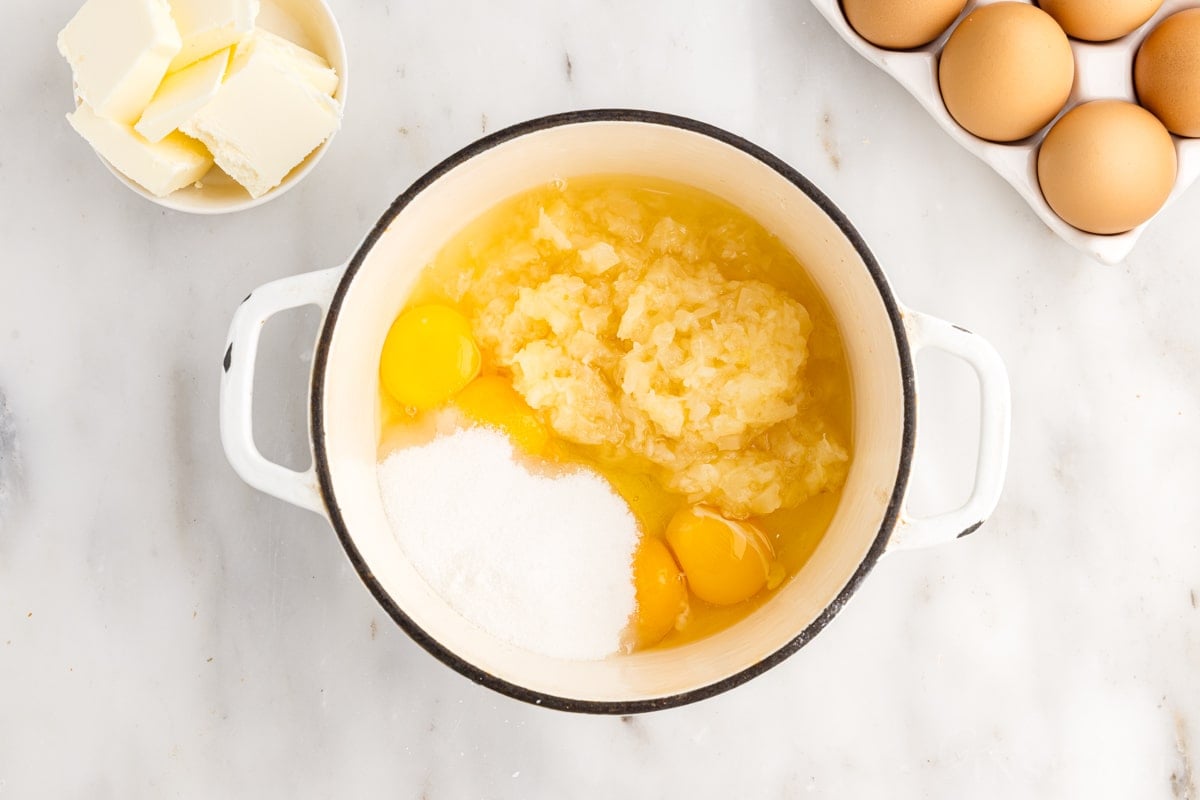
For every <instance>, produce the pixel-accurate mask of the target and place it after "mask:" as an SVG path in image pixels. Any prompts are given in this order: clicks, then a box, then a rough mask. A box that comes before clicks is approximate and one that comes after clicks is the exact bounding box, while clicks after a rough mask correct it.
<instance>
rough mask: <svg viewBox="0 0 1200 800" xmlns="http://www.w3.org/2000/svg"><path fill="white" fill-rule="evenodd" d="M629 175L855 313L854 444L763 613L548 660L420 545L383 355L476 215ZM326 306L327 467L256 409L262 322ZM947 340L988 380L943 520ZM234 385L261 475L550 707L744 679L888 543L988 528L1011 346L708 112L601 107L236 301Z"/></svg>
mask: <svg viewBox="0 0 1200 800" xmlns="http://www.w3.org/2000/svg"><path fill="white" fill-rule="evenodd" d="M612 173H624V174H634V175H647V176H652V177H658V178H666V179H669V180H674V181H679V182H682V183H685V184H690V185H693V186H696V187H698V188H701V189H704V190H707V191H709V192H712V193H714V194H717V195H719V196H720V197H723V198H725V199H726V200H728V201H730V202H732V203H734V204H736V205H738V206H739V207H741V208H743V209H745V210H746V211H747V212H748V213H749V214H751V215H752V216H753V217H754V218H756V219H757V220H758V221H759V222H761V223H762V224H763V225H764V226H765V227H766V228H767V229H768V230H770V231H772V232H773V233H775V234H776V235H777V236H778V237H779V238H780V239H781V241H783V243H784V244H785V245H786V246H787V247H788V248H789V249H791V250H792V252H793V253H794V254H795V255H796V256H797V258H798V259H799V260H800V262H801V263H803V264H804V265H805V266H806V267H807V270H808V272H809V274H810V276H811V277H812V278H813V280H814V281H815V282H816V284H817V285H818V287H819V288H820V289H821V291H822V293H823V294H824V295H825V297H826V299H827V300H828V301H829V304H830V307H831V309H832V311H833V313H834V316H835V318H836V319H837V321H838V325H839V328H840V330H841V333H842V337H843V340H844V342H845V346H846V353H847V360H848V363H849V366H850V372H851V380H852V383H853V386H854V391H853V398H854V399H853V402H854V441H855V444H854V450H855V456H854V459H853V462H852V464H851V467H850V473H849V476H848V478H847V481H846V486H845V490H844V492H843V495H842V500H841V502H840V504H839V506H838V509H837V512H836V514H835V516H834V519H833V521H832V522H831V524H830V527H829V529H828V531H827V533H826V534H825V536H824V538H823V539H822V541H821V543H820V544H819V545H818V546H817V548H816V551H815V552H814V554H813V556H812V557H811V558H810V559H809V561H808V562H807V563H806V564H805V566H804V567H803V569H801V570H800V571H799V572H798V573H797V574H796V575H794V576H793V577H792V578H790V579H789V580H788V582H786V583H785V584H784V585H783V586H782V587H781V588H780V589H779V590H778V591H777V592H776V593H775V594H774V595H773V596H772V597H771V598H770V599H769V600H767V602H766V603H765V604H764V605H763V606H762V607H761V608H759V609H757V610H756V611H754V612H753V613H752V614H750V615H749V616H748V617H747V618H746V619H744V620H742V621H740V622H738V623H736V624H734V625H733V626H732V627H730V628H727V629H725V630H723V631H721V632H719V633H717V634H715V635H713V636H710V637H708V638H706V639H703V640H700V641H696V642H692V643H689V644H686V645H681V646H678V647H672V648H664V649H651V650H648V651H645V652H640V653H634V654H633V655H629V656H613V657H611V658H608V659H604V660H602V661H570V660H565V659H556V658H550V657H547V656H543V655H539V654H537V653H532V652H529V651H526V650H522V649H521V648H518V647H515V646H513V645H511V644H508V643H506V642H504V641H502V640H500V639H498V638H496V637H495V636H492V635H490V634H488V633H487V632H485V631H482V630H480V629H479V628H476V627H475V626H474V625H472V624H471V623H470V622H468V621H467V620H466V619H464V618H463V617H462V616H460V615H459V614H458V613H456V612H455V611H454V609H453V608H451V606H450V605H449V604H448V603H446V601H445V600H443V599H442V598H441V597H439V596H438V595H437V593H436V592H434V591H433V589H432V588H430V586H429V585H428V584H427V583H426V582H425V581H424V580H423V579H422V578H421V576H420V574H418V573H417V571H416V569H415V568H414V567H413V565H412V564H411V563H410V562H409V561H408V560H407V559H406V558H405V556H404V552H403V550H402V549H401V548H400V545H399V544H398V543H397V541H396V537H395V535H394V534H393V532H392V530H391V527H390V526H389V524H388V521H387V517H386V515H385V513H384V509H383V502H382V500H381V497H380V490H379V482H378V478H377V474H376V469H377V462H376V457H377V452H378V438H377V436H378V420H377V419H376V416H375V410H376V407H377V398H378V391H379V383H378V382H379V353H380V352H381V350H382V347H383V341H384V337H385V335H386V334H387V331H388V328H389V327H390V326H391V323H392V320H393V319H395V317H396V314H397V313H399V311H400V309H401V308H402V307H403V305H404V304H405V302H406V300H407V298H408V295H409V293H410V292H411V291H412V288H413V285H414V282H415V281H416V279H417V277H418V275H419V274H420V272H421V270H422V268H423V267H424V266H425V265H426V264H428V263H429V262H430V260H431V259H432V258H433V257H434V256H435V254H436V253H437V252H438V251H439V250H440V249H441V248H442V247H443V245H445V243H446V242H447V240H449V239H450V238H451V237H452V236H454V235H455V234H456V233H457V232H458V231H459V230H460V229H461V228H462V226H463V225H464V224H466V222H467V221H469V220H470V219H472V218H474V217H476V216H477V215H479V214H481V213H482V212H484V211H486V210H487V209H489V208H491V207H493V206H495V205H496V204H497V203H499V202H500V201H502V200H504V199H505V198H507V197H509V196H511V195H513V194H514V193H518V192H521V191H523V190H525V189H530V188H533V187H535V186H539V185H544V184H546V183H549V182H551V181H555V180H560V179H565V180H570V179H571V178H573V177H575V176H580V175H591V174H612ZM308 304H315V305H317V306H318V307H320V308H322V310H323V311H324V321H323V323H322V330H321V335H320V340H319V343H318V346H317V348H316V352H315V356H314V359H313V362H314V365H313V377H312V385H311V389H310V397H309V404H310V406H309V408H310V420H311V425H312V429H311V435H312V447H313V463H314V466H313V468H312V469H309V470H307V471H305V472H294V471H292V470H288V469H285V468H284V467H281V466H279V465H276V464H272V463H271V462H269V461H267V460H266V459H265V458H264V457H263V456H262V455H261V454H260V453H259V451H258V450H257V448H256V447H255V445H254V434H253V430H252V415H251V407H252V405H253V397H252V391H253V375H254V364H255V355H256V350H257V344H258V337H259V334H260V333H261V331H262V329H263V325H264V323H265V322H266V320H267V319H269V318H270V317H271V316H272V315H273V314H275V313H278V312H280V311H283V310H284V309H286V308H292V307H297V306H302V305H308ZM926 347H933V348H938V349H942V350H944V351H946V352H949V353H951V354H953V355H956V356H958V357H960V358H962V359H964V360H965V361H967V362H968V363H969V364H971V366H973V367H974V368H975V370H976V372H977V374H978V375H979V379H980V397H981V400H982V408H981V412H980V418H981V422H982V427H981V431H980V446H979V466H978V471H977V474H976V482H975V487H974V489H973V491H972V493H971V496H970V499H969V500H968V501H967V503H966V504H965V505H963V506H962V507H961V508H958V509H955V510H953V511H950V512H947V513H945V514H941V515H938V516H936V517H932V518H928V519H914V518H912V517H911V516H910V515H909V514H908V513H907V512H906V510H905V507H904V506H905V500H904V498H905V493H906V487H907V483H908V476H909V471H910V469H911V467H912V454H913V449H914V446H915V427H914V426H915V424H916V408H917V396H916V386H915V376H914V370H913V358H914V355H915V353H916V352H918V351H919V350H921V349H923V348H926ZM224 366H225V372H224V375H223V378H222V383H221V440H222V443H223V444H224V447H225V452H226V454H227V456H228V458H229V460H230V463H231V464H232V465H233V467H234V468H235V469H236V470H237V472H238V473H239V474H240V475H241V476H242V478H243V479H245V480H246V481H247V482H248V483H250V484H251V485H253V486H255V487H257V488H260V489H262V490H263V491H266V492H268V493H270V494H273V495H275V496H276V497H279V498H281V499H283V500H286V501H288V502H291V503H294V504H296V505H299V506H302V507H304V508H308V509H311V510H313V511H315V512H317V513H319V514H322V515H323V516H325V517H326V518H328V519H329V520H330V522H331V523H332V524H333V527H334V529H335V530H336V531H337V534H338V536H339V538H340V539H341V542H342V545H343V546H344V547H345V549H346V553H347V554H348V555H349V557H350V560H351V562H352V563H353V564H354V566H355V568H356V569H357V570H358V572H359V574H360V576H361V578H362V580H363V582H364V583H365V584H366V585H367V587H368V588H369V589H370V590H371V592H372V593H373V594H374V595H375V597H376V599H377V600H378V601H379V602H380V603H381V604H382V605H383V607H384V608H385V609H386V610H387V612H388V613H389V614H390V615H391V616H392V618H393V619H394V620H395V621H396V622H397V624H399V625H400V626H401V627H403V628H404V630H405V631H407V632H408V633H409V634H410V635H411V636H412V637H413V638H414V639H415V640H416V641H417V642H418V643H419V644H421V645H422V646H423V647H425V648H426V649H428V650H429V651H430V652H431V653H433V654H434V655H435V656H437V657H438V658H440V659H441V660H442V661H444V662H445V663H446V664H447V665H449V666H451V667H453V668H454V669H456V670H458V671H459V672H461V673H462V674H464V675H466V676H467V677H469V678H471V679H473V680H476V681H479V682H480V683H483V684H485V685H487V686H490V687H492V688H494V689H496V690H498V691H501V692H504V693H506V694H509V695H511V696H513V697H517V698H519V699H522V700H526V701H529V702H532V703H536V704H539V705H545V706H552V707H556V708H561V709H569V710H574V711H588V712H598V713H622V714H624V713H634V712H639V711H648V710H653V709H659V708H664V707H668V706H674V705H680V704H682V703H687V702H690V701H693V700H698V699H701V698H704V697H708V696H710V695H713V694H716V693H717V692H720V691H723V690H725V689H728V688H730V687H732V686H736V685H737V684H739V683H741V682H742V681H745V680H748V679H750V678H752V677H754V676H755V675H758V674H759V673H761V672H762V671H763V670H765V669H767V668H768V667H770V666H772V665H773V664H776V663H778V662H779V661H781V660H782V659H783V658H785V657H786V656H788V655H790V654H791V653H792V652H794V651H795V650H797V649H798V648H799V647H801V646H802V645H803V644H804V643H805V642H807V641H808V640H809V639H811V638H812V637H813V636H814V635H815V634H816V633H817V632H819V631H820V630H821V629H822V628H823V627H824V626H825V624H826V623H828V622H829V620H830V619H832V617H833V616H834V615H835V614H836V613H837V612H838V610H840V609H841V608H842V606H843V605H844V604H845V603H846V600H847V599H848V598H849V596H850V595H851V594H852V593H853V591H854V589H855V588H856V587H857V586H858V585H859V583H860V582H861V580H862V579H863V578H864V577H865V576H866V574H867V572H869V571H870V569H871V567H872V566H873V565H874V564H875V562H876V561H877V560H878V559H879V557H880V556H881V555H883V553H884V552H886V551H888V550H892V549H896V548H900V547H913V546H920V545H926V544H932V543H935V542H939V541H948V540H952V539H954V538H955V537H957V536H961V535H964V534H966V533H970V532H971V531H973V530H975V529H976V528H977V527H979V525H980V524H981V522H982V521H983V519H984V518H985V517H987V515H988V514H989V513H991V511H992V509H993V508H994V507H995V505H996V502H997V500H998V498H999V494H1000V489H1001V486H1002V484H1003V480H1004V468H1005V462H1006V459H1007V453H1008V420H1009V394H1008V378H1007V375H1006V373H1005V370H1004V366H1003V364H1002V363H1001V361H1000V357H999V356H998V355H997V354H996V351H995V350H993V349H992V348H991V347H990V346H989V345H987V344H986V343H985V342H983V340H982V339H981V338H980V337H978V336H975V335H974V334H971V333H969V332H967V331H965V330H963V329H962V328H959V327H957V326H954V325H950V324H949V323H946V322H942V321H940V320H936V319H933V318H931V317H927V316H925V315H923V314H918V313H916V312H913V311H910V310H908V309H905V308H903V307H902V306H900V305H899V304H897V303H896V301H895V299H894V298H893V297H892V293H891V290H890V289H889V288H888V285H887V282H886V280H885V278H884V277H883V273H882V271H881V270H880V268H879V266H878V264H876V263H875V260H874V258H873V257H872V256H871V254H870V252H869V251H868V250H867V248H866V245H865V244H864V243H863V242H862V240H861V239H860V238H859V237H858V234H857V233H856V232H855V231H854V229H853V227H851V226H850V223H849V222H848V221H847V220H846V219H845V217H843V216H842V214H841V212H839V211H838V210H837V208H836V207H834V205H833V204H832V203H831V202H830V201H829V200H828V198H826V197H825V196H824V195H822V194H821V193H820V192H819V191H818V190H817V189H816V187H814V186H813V185H812V184H810V183H809V182H808V181H807V180H805V179H804V178H803V177H802V176H801V175H799V174H798V173H796V172H795V171H794V170H792V169H791V168H790V167H788V166H787V165H786V164H784V163H783V162H782V161H780V160H779V159H777V158H775V157H774V156H772V155H770V154H769V153H766V152H765V151H763V150H761V149H759V148H757V147H755V146H754V145H752V144H750V143H749V142H746V141H744V140H742V139H739V138H737V137H736V136H733V135H732V134H729V133H726V132H725V131H721V130H718V129H716V128H712V127H710V126H707V125H703V124H701V123H698V122H695V121H692V120H687V119H682V118H679V117H671V116H667V115H665V114H653V113H647V112H637V111H591V112H577V113H573V114H563V115H560V116H556V117H547V118H545V119H540V120H534V121H532V122H529V123H526V124H524V125H518V126H516V127H514V128H509V129H507V130H504V131H500V132H498V133H496V134H493V135H492V136H489V137H487V138H486V139H483V140H482V141H480V142H478V143H476V144H475V145H472V146H471V147H468V148H467V149H466V150H464V151H462V152H460V153H458V154H457V155H455V156H452V157H451V158H450V159H448V160H447V161H445V162H443V163H442V164H441V165H439V166H438V167H436V168H435V169H434V170H433V171H432V172H430V173H429V174H428V175H426V176H425V177H423V178H421V179H420V180H419V181H417V182H416V184H414V185H413V187H412V188H411V189H409V191H408V192H406V193H405V194H404V195H403V196H402V197H400V198H399V199H398V200H397V201H396V202H395V203H393V204H392V207H391V208H390V209H389V210H388V211H387V213H386V214H385V215H384V216H383V218H382V219H381V220H380V221H379V223H378V224H377V225H376V226H375V228H374V230H373V231H372V232H371V233H370V234H369V235H368V237H367V239H366V241H365V242H364V243H363V245H362V247H361V248H360V249H359V251H358V253H357V254H356V255H355V256H354V258H353V259H352V260H351V261H350V262H349V264H347V265H344V266H342V267H336V268H334V269H331V270H324V271H321V272H314V273H308V274H306V275H299V276H296V277H292V278H286V279H284V280H281V281H276V282H274V283H271V284H267V285H265V286H261V287H259V288H258V289H256V290H255V291H254V292H253V293H251V295H250V296H249V297H248V298H246V300H245V302H243V304H242V306H241V308H240V309H238V312H237V314H236V315H235V316H234V320H233V324H232V327H231V329H230V335H229V340H228V349H227V350H226V352H225V365H224Z"/></svg>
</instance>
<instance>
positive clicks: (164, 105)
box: [133, 48, 233, 142]
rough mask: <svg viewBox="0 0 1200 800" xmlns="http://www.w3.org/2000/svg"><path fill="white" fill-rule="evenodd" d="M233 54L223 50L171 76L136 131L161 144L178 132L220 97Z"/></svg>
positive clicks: (160, 88) (164, 80)
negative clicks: (210, 102) (170, 134)
mask: <svg viewBox="0 0 1200 800" xmlns="http://www.w3.org/2000/svg"><path fill="white" fill-rule="evenodd" d="M232 52H233V48H227V49H225V50H221V51H220V52H217V53H213V54H212V55H211V56H206V57H205V58H202V59H200V60H199V61H197V62H196V63H195V64H192V65H191V66H187V67H184V68H183V69H181V70H179V71H178V72H172V73H171V74H169V75H167V77H166V78H164V79H163V82H162V85H161V86H159V87H158V91H157V92H155V93H154V99H153V100H151V101H150V105H148V106H146V110H145V111H144V112H143V113H142V118H141V119H140V120H138V123H137V124H136V125H134V126H133V128H134V130H136V131H137V132H138V133H140V134H141V135H142V136H145V137H146V138H147V139H149V140H150V141H151V142H161V141H162V140H163V139H165V138H166V136H167V134H169V133H171V132H172V131H175V130H178V129H179V126H180V125H182V124H183V123H185V122H187V121H188V120H189V119H191V118H192V117H193V116H194V115H195V113H196V112H197V111H199V110H200V109H202V108H204V107H205V106H206V105H208V102H209V101H210V100H212V99H213V98H214V97H216V95H217V90H218V89H220V88H221V81H223V80H224V79H225V69H226V67H228V66H229V57H230V55H231V54H232Z"/></svg>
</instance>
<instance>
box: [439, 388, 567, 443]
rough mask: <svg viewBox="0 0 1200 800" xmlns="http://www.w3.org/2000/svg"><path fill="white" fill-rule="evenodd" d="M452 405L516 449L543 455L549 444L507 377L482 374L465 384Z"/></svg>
mask: <svg viewBox="0 0 1200 800" xmlns="http://www.w3.org/2000/svg"><path fill="white" fill-rule="evenodd" d="M454 405H455V407H457V408H458V409H459V410H460V411H461V412H462V413H463V414H465V415H466V416H467V417H468V418H470V419H471V420H472V421H473V422H475V423H477V424H479V425H486V426H488V427H492V428H499V429H500V430H501V431H503V432H504V433H505V434H506V435H507V436H508V438H509V439H511V440H512V442H513V444H515V445H516V446H517V447H518V448H520V449H521V450H523V451H524V452H526V453H529V454H530V455H535V456H537V455H542V454H543V453H545V451H546V448H547V446H548V445H549V444H550V431H549V430H547V429H546V426H545V425H543V424H542V421H541V420H540V419H538V417H537V414H535V413H534V411H533V409H532V408H530V407H529V406H528V405H527V404H526V403H525V399H524V398H523V397H521V395H519V394H518V393H517V390H516V389H514V388H513V387H512V384H510V383H509V382H508V380H507V379H506V378H502V377H501V376H499V375H485V376H483V377H482V378H476V379H475V380H473V381H471V382H470V383H469V384H467V387H466V388H465V389H463V390H462V391H461V392H459V393H458V396H457V397H455V398H454Z"/></svg>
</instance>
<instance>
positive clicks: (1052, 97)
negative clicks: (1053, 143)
mask: <svg viewBox="0 0 1200 800" xmlns="http://www.w3.org/2000/svg"><path fill="white" fill-rule="evenodd" d="M938 80H939V82H940V84H941V90H942V99H943V100H944V101H945V103H946V109H947V110H948V111H949V112H950V116H952V117H954V119H955V120H956V121H957V122H958V124H959V125H962V126H963V127H964V128H966V129H967V130H968V131H970V132H971V133H973V134H975V135H976V136H978V137H980V138H982V139H991V140H992V141H995V142H1014V141H1016V140H1018V139H1024V138H1026V137H1027V136H1032V135H1033V134H1035V133H1037V132H1038V131H1039V130H1041V128H1042V127H1044V126H1045V125H1046V124H1047V123H1048V122H1050V120H1052V119H1054V115H1055V114H1057V113H1058V112H1059V111H1061V110H1062V107H1063V106H1064V105H1065V104H1066V102H1067V97H1068V96H1069V95H1070V94H1071V84H1072V83H1073V82H1074V80H1075V59H1074V57H1073V56H1072V54H1071V44H1070V42H1068V41H1067V36H1066V34H1064V33H1063V32H1062V28H1060V27H1058V23H1056V22H1055V21H1054V20H1053V19H1051V18H1050V15H1049V14H1047V13H1046V12H1045V11H1042V10H1041V9H1039V8H1036V7H1034V6H1031V5H1027V4H1025V3H1014V2H1005V3H995V4H993V5H987V6H982V7H980V8H977V9H975V10H974V11H972V12H971V13H970V14H969V15H968V16H967V18H966V19H964V20H963V21H962V22H961V23H959V26H958V27H957V28H955V29H954V33H952V34H950V38H949V40H948V41H947V42H946V47H945V48H944V49H943V50H942V57H941V60H940V61H939V63H938Z"/></svg>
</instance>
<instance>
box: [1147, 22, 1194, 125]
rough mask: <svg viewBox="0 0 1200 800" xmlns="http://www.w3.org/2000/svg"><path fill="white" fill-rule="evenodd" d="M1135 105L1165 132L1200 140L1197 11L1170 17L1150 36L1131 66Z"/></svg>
mask: <svg viewBox="0 0 1200 800" xmlns="http://www.w3.org/2000/svg"><path fill="white" fill-rule="evenodd" d="M1133 82H1134V85H1135V86H1136V88H1137V95H1138V101H1139V102H1140V103H1141V104H1142V105H1143V106H1145V107H1146V108H1148V109H1150V110H1151V111H1152V112H1154V115H1155V116H1156V117H1158V118H1159V119H1160V120H1162V123H1163V124H1164V125H1166V126H1167V129H1168V130H1169V131H1171V132H1172V133H1177V134H1179V135H1180V136H1191V137H1196V136H1200V8H1192V9H1188V10H1187V11H1180V12H1179V13H1178V14H1172V15H1171V16H1169V17H1167V18H1166V19H1165V20H1163V21H1162V23H1161V24H1160V25H1159V26H1158V27H1157V28H1155V29H1154V30H1152V31H1151V32H1150V35H1149V36H1147V37H1146V41H1144V42H1142V46H1141V48H1139V49H1138V54H1137V60H1136V61H1134V64H1133Z"/></svg>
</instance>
